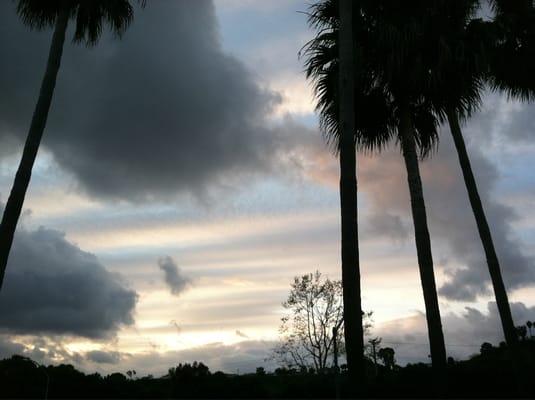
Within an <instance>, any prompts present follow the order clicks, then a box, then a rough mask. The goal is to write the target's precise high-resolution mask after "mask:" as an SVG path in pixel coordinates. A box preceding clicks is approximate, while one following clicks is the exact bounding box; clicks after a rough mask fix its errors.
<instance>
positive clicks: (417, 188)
mask: <svg viewBox="0 0 535 400" xmlns="http://www.w3.org/2000/svg"><path fill="white" fill-rule="evenodd" d="M399 129H400V135H401V146H402V150H403V158H404V159H405V167H406V168H407V179H408V183H409V192H410V197H411V208H412V219H413V222H414V233H415V238H416V251H417V254H418V266H419V269H420V280H421V282H422V289H423V294H424V302H425V315H426V319H427V329H428V334H429V345H430V347H431V362H432V364H433V368H435V369H439V370H440V369H442V368H444V367H445V366H446V346H445V344H444V334H443V332H442V322H441V319H440V308H439V305H438V296H437V288H436V283H435V274H434V271H433V255H432V252H431V239H430V237H429V230H428V228H427V214H426V210H425V201H424V195H423V189H422V180H421V177H420V168H419V165H418V155H417V152H416V143H415V140H414V133H413V126H412V122H411V118H410V114H409V111H408V108H407V109H405V110H403V111H402V117H401V121H400V128H399Z"/></svg>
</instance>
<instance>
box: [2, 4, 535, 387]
mask: <svg viewBox="0 0 535 400" xmlns="http://www.w3.org/2000/svg"><path fill="white" fill-rule="evenodd" d="M308 3H309V2H307V1H305V0H284V1H282V0H280V1H272V2H261V1H258V0H196V1H195V2H193V1H188V0H176V1H170V0H167V1H164V0H161V1H154V2H149V4H148V5H147V7H146V8H145V9H144V10H139V9H138V10H136V16H135V21H134V23H133V24H132V26H131V27H130V29H129V30H128V31H127V33H126V34H125V35H124V37H123V38H122V40H118V39H117V38H116V37H114V36H113V35H111V34H108V33H105V34H104V36H103V38H102V40H101V41H100V43H99V44H98V46H96V47H94V48H87V47H85V46H77V45H74V44H72V43H71V42H70V41H68V42H67V43H66V47H65V52H64V57H63V62H62V67H61V71H60V75H59V79H58V85H57V88H56V92H55V96H54V100H53V105H52V109H51V111H50V116H49V121H48V125H47V128H46V131H45V135H44V139H43V143H42V147H41V149H40V152H39V157H38V160H37V163H36V166H35V168H34V173H33V177H32V181H31V185H30V189H29V192H28V195H27V197H26V202H25V208H24V213H23V216H22V219H21V221H20V223H19V227H18V230H17V234H16V237H15V242H14V245H13V250H12V253H11V256H10V260H9V264H8V270H7V274H6V279H5V283H4V287H3V288H2V291H1V292H0V357H8V356H10V355H11V354H14V353H18V354H23V355H26V356H28V357H31V358H32V359H34V360H36V361H38V362H41V363H71V364H73V365H75V366H76V367H77V368H80V369H82V370H84V371H91V372H93V371H99V372H101V373H109V372H111V371H122V372H125V371H126V370H129V369H135V370H136V371H137V372H138V376H140V375H146V374H154V375H162V374H164V373H165V372H166V371H167V369H168V368H169V367H171V366H174V365H177V364H178V363H180V362H191V361H194V360H199V361H203V362H204V363H205V364H207V365H208V366H209V367H210V368H211V370H213V371H215V370H223V371H226V372H236V371H239V372H248V371H254V369H255V368H256V367H258V366H264V367H265V368H267V369H272V368H273V367H274V363H273V361H271V360H270V359H269V358H270V355H271V349H272V348H273V347H274V345H275V344H276V341H277V339H278V327H279V325H280V318H281V317H282V316H283V312H284V310H283V308H282V305H281V303H282V302H283V301H284V300H285V298H286V296H287V295H288V292H289V288H290V283H291V281H292V279H293V277H294V276H297V275H303V274H306V273H310V272H313V271H315V270H319V271H321V272H322V273H323V274H324V275H325V276H328V277H330V278H332V279H339V278H340V255H339V252H340V249H339V243H340V232H339V231H340V218H339V197H338V167H337V160H336V158H335V156H334V155H333V154H332V152H331V151H330V149H329V148H328V147H327V146H326V144H325V142H324V140H323V138H322V136H321V132H320V130H319V128H318V123H317V115H316V114H315V112H314V99H313V96H312V91H311V89H310V85H309V83H308V82H307V81H306V80H305V77H304V74H303V73H302V70H303V66H302V60H299V58H298V52H299V50H300V49H301V48H302V46H303V45H304V44H305V43H306V42H307V40H309V39H310V38H311V37H312V35H313V32H311V31H310V30H309V29H308V28H307V24H306V15H305V14H304V12H306V10H307V7H308ZM71 28H72V27H71ZM0 30H1V33H2V34H1V35H0V52H1V54H3V55H4V61H3V62H2V63H1V64H0V202H2V204H3V202H5V199H6V198H7V196H8V194H9V190H10V188H11V184H12V180H13V177H14V173H15V171H16V168H17V165H18V161H19V158H20V153H21V144H22V143H23V140H24V138H25V136H26V133H27V128H28V125H29V121H30V118H31V115H32V112H33V106H34V103H35V101H36V98H37V95H38V90H39V85H40V80H41V78H42V75H43V73H44V67H45V65H46V57H47V52H48V47H49V44H50V37H51V32H50V31H43V32H32V31H29V30H28V29H27V28H26V27H24V26H23V25H22V23H21V22H20V21H19V19H18V17H17V16H16V13H15V10H14V5H13V2H11V1H9V0H0ZM69 34H70V35H71V36H69V37H72V29H71V31H69ZM534 111H535V106H533V105H529V104H522V103H518V102H515V101H511V100H509V99H507V98H506V97H504V96H503V95H500V94H499V93H491V92H488V93H487V94H486V95H485V101H484V105H483V107H482V109H481V111H480V112H479V113H477V114H476V115H475V116H474V117H473V118H472V119H471V120H470V121H468V122H467V123H466V125H465V126H464V127H463V128H464V133H465V137H466V140H467V145H468V149H469V152H470V156H471V160H472V163H473V167H474V170H475V174H476V178H477V180H478V184H479V188H480V194H481V197H482V200H483V203H484V206H485V208H486V211H487V214H488V218H489V222H490V225H491V229H492V231H493V235H494V240H495V244H496V247H497V251H498V255H499V258H500V260H501V263H502V268H503V275H504V279H505V282H506V285H507V287H508V289H509V293H510V300H511V307H512V310H513V315H514V317H515V321H516V322H517V323H518V324H523V323H524V322H525V321H526V320H528V319H531V320H533V319H535V290H534V289H533V288H534V286H535V269H534V260H535V259H534V256H535V251H534V250H533V246H532V245H531V244H532V243H533V240H534V239H535V214H534V211H533V210H534V209H535V208H534V207H533V206H534V205H535V190H534V188H535V175H534V174H533V173H532V160H533V157H534V156H535V146H534V145H533V144H532V142H531V140H530V139H531V137H532V135H533V132H534V130H535V120H534V119H533V115H534ZM421 168H422V177H423V184H424V194H425V197H426V201H427V211H428V219H429V228H430V232H431V239H432V246H433V256H434V261H435V267H436V277H437V283H438V287H439V299H440V306H441V312H442V319H443V325H444V331H445V339H446V344H447V349H448V354H449V355H451V356H453V357H467V356H469V355H470V354H474V353H477V352H478V351H479V346H480V344H481V343H482V342H483V341H490V342H492V343H495V344H497V343H499V342H500V341H501V340H503V336H502V334H501V330H500V324H499V319H498V316H497V311H496V307H495V304H494V303H493V295H492V290H491V287H490V286H489V276H488V271H487V270H486V264H485V259H484V254H483V249H482V246H481V243H480V241H479V239H478V236H477V231H476V226H475V222H474V219H473V215H472V214H471V211H470V207H469V202H468V198H467V194H466V190H465V188H464V185H463V181H462V177H461V171H460V168H459V166H458V162H457V159H456V154H455V151H454V147H453V143H452V140H451V138H450V132H449V129H448V127H447V126H445V127H442V128H441V142H440V146H439V149H438V151H437V152H436V153H434V154H433V155H432V157H430V158H429V159H427V160H425V161H423V162H422V164H421ZM358 179H359V234H360V257H361V270H362V292H363V307H364V309H365V310H367V311H373V321H374V326H373V329H372V331H371V333H370V335H372V336H380V337H382V338H383V344H384V345H385V346H386V345H388V346H391V347H394V348H395V350H396V357H397V359H398V361H399V362H400V363H407V362H417V361H423V362H427V361H428V346H427V335H426V329H425V314H424V305H423V298H422V292H421V286H420V283H419V276H418V268H417V260H416V250H415V244H414V239H413V228H412V219H411V216H410V204H409V194H408V190H407V187H406V186H407V185H406V174H405V172H404V168H403V162H402V159H401V157H400V151H399V149H398V148H396V146H395V144H393V145H392V146H391V147H390V148H388V149H386V150H385V151H384V152H383V153H382V154H381V155H376V154H360V155H359V157H358Z"/></svg>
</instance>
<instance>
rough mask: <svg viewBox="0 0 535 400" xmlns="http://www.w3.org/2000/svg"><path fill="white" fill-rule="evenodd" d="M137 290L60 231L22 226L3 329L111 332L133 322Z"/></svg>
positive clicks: (1, 304) (3, 296)
mask: <svg viewBox="0 0 535 400" xmlns="http://www.w3.org/2000/svg"><path fill="white" fill-rule="evenodd" d="M136 301H137V294H136V292H134V291H133V290H130V289H128V288H126V287H125V285H124V283H123V282H122V281H121V280H120V278H119V277H118V276H116V275H114V274H112V273H110V272H108V271H107V270H106V269H105V268H104V267H103V266H102V265H101V264H100V263H99V261H98V259H97V258H96V257H95V256H94V255H93V254H90V253H86V252H84V251H82V250H80V249H79V248H78V247H77V246H75V245H73V244H72V243H69V242H68V241H67V240H66V239H65V237H64V235H63V234H62V233H61V232H58V231H54V230H49V229H44V228H40V229H38V230H36V231H32V232H29V231H26V230H25V229H23V228H21V229H19V230H18V231H17V236H16V238H15V242H14V244H13V249H12V251H11V256H10V260H9V264H8V267H7V273H6V278H5V281H4V286H3V288H2V291H1V292H0V330H1V331H4V332H9V333H14V334H29V335H38V334H54V335H74V336H83V337H89V338H107V337H112V336H113V335H114V334H115V333H116V332H117V330H118V329H119V328H120V327H121V326H122V325H130V324H132V323H133V322H134V320H133V312H134V308H135V305H136Z"/></svg>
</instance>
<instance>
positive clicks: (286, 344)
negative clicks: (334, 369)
mask: <svg viewBox="0 0 535 400" xmlns="http://www.w3.org/2000/svg"><path fill="white" fill-rule="evenodd" d="M342 294H343V290H342V283H341V282H340V281H332V280H330V279H324V278H323V277H322V275H321V273H320V272H319V271H316V272H315V273H314V274H307V275H303V276H300V277H295V278H294V281H293V283H292V284H291V290H290V294H289V296H288V299H287V300H286V301H285V302H284V303H283V307H284V308H285V309H286V310H287V311H288V314H287V315H285V316H284V317H283V318H282V324H281V327H280V343H279V345H278V346H277V347H275V349H274V350H273V353H274V358H275V359H276V360H277V361H279V362H280V363H282V364H283V365H284V366H285V367H288V368H298V369H299V368H305V370H307V369H309V368H314V370H316V371H317V372H323V371H324V370H325V369H327V368H328V367H330V366H332V364H333V361H334V360H333V356H334V353H333V351H334V346H335V344H334V340H335V336H334V335H333V328H335V330H336V331H337V334H336V336H337V338H336V340H337V347H338V352H339V353H340V354H344V353H345V349H346V348H347V346H344V341H343V340H341V338H342V337H343V332H344V325H343V323H344V319H343V312H344V309H343V300H342ZM370 316H371V313H366V314H364V315H363V317H364V318H365V319H369V318H370ZM369 327H370V324H369V323H365V324H364V329H367V328H369Z"/></svg>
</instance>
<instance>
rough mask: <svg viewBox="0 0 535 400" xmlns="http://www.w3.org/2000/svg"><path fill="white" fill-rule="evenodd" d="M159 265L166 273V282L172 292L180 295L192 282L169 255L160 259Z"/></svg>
mask: <svg viewBox="0 0 535 400" xmlns="http://www.w3.org/2000/svg"><path fill="white" fill-rule="evenodd" d="M158 267H160V269H161V270H162V271H163V273H164V280H165V284H166V285H167V286H168V287H169V289H170V290H171V294H173V295H175V296H178V295H179V294H181V293H182V292H183V291H184V290H185V289H186V288H187V287H188V285H189V284H190V279H189V278H187V277H185V276H184V275H183V274H182V271H181V270H180V268H179V267H178V265H177V264H176V262H175V261H174V260H173V259H172V258H171V257H169V256H167V257H162V258H160V259H159V260H158Z"/></svg>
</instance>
